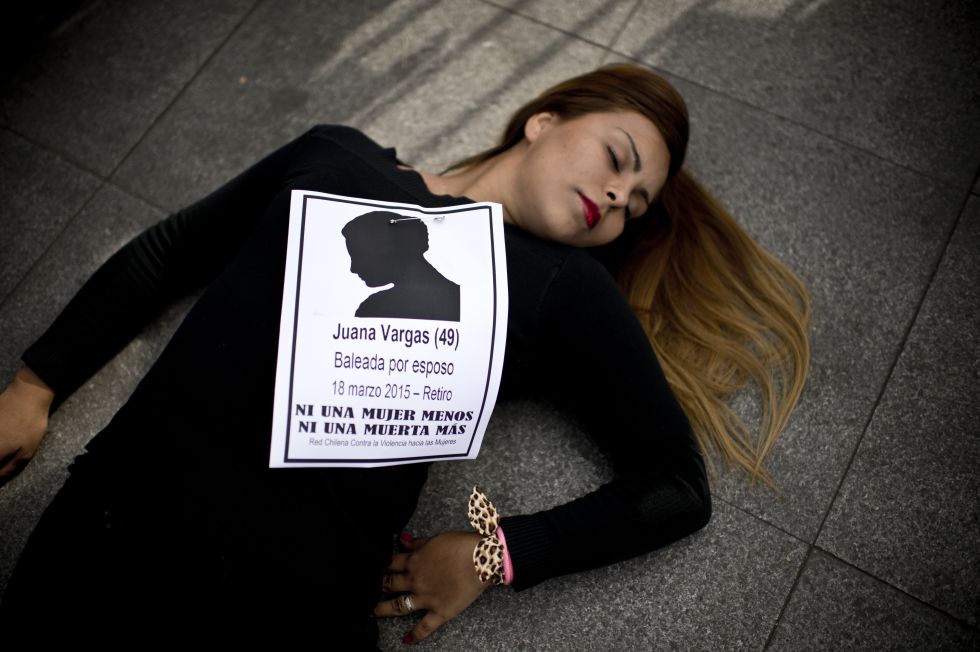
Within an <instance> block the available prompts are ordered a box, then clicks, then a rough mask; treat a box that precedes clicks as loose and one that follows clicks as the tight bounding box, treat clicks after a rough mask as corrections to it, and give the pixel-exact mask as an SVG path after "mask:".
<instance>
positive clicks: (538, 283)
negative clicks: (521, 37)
mask: <svg viewBox="0 0 980 652" xmlns="http://www.w3.org/2000/svg"><path fill="white" fill-rule="evenodd" d="M504 234H505V242H506V256H507V281H508V287H509V289H510V295H511V299H512V302H513V301H515V300H516V301H517V302H518V303H526V304H527V305H528V306H532V305H533V306H538V307H539V308H540V306H542V305H543V304H546V303H551V302H552V300H553V299H554V298H555V297H557V296H565V295H567V294H568V293H569V291H571V292H572V293H574V294H575V295H577V296H578V297H580V298H581V299H583V300H586V301H595V299H597V298H599V297H608V298H611V299H613V300H620V299H622V294H621V293H620V291H619V288H618V287H617V286H616V283H615V281H614V280H613V278H612V276H611V275H610V273H609V271H608V270H607V269H606V268H605V267H604V266H603V265H602V263H600V262H599V261H598V260H597V259H596V258H595V257H594V256H593V255H592V254H591V253H589V252H588V250H586V249H582V248H579V247H571V246H568V245H564V244H561V243H557V242H552V241H549V240H542V239H541V238H538V237H535V236H534V235H531V234H529V233H527V232H526V231H522V230H521V229H519V228H517V227H514V226H510V225H505V226H504Z"/></svg>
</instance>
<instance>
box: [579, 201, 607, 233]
mask: <svg viewBox="0 0 980 652" xmlns="http://www.w3.org/2000/svg"><path fill="white" fill-rule="evenodd" d="M578 196H579V197H581V198H582V206H584V207H585V225H586V226H587V227H589V228H590V229H593V228H595V225H596V224H598V223H599V220H600V219H602V214H601V213H600V212H599V207H598V206H596V205H595V204H594V203H593V202H592V200H591V199H589V198H588V197H586V196H585V195H583V194H582V193H579V194H578Z"/></svg>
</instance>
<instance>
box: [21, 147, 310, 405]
mask: <svg viewBox="0 0 980 652" xmlns="http://www.w3.org/2000/svg"><path fill="white" fill-rule="evenodd" d="M304 138H305V136H304V137H300V138H299V139H297V140H294V141H293V142H291V143H289V144H288V145H286V146H284V147H282V148H280V149H279V150H277V151H275V152H273V153H272V154H270V155H269V156H267V157H265V158H264V159H263V160H261V161H260V162H259V163H257V164H255V165H254V166H252V167H251V168H249V169H248V170H246V171H245V172H243V173H242V174H240V175H239V176H237V177H236V178H234V179H233V180H231V181H230V182H228V183H226V184H225V185H224V186H222V187H221V188H219V189H218V190H216V191H214V192H213V193H211V194H210V195H208V196H207V197H205V198H204V199H202V200H201V201H199V202H197V203H195V204H193V205H191V206H189V207H187V208H185V209H183V210H181V211H178V212H177V213H174V214H173V215H171V216H170V217H168V218H167V219H165V220H162V221H161V222H159V223H157V224H155V225H153V226H152V227H150V228H148V229H147V230H145V231H144V232H143V233H141V234H139V235H138V236H136V237H135V238H133V239H132V240H131V241H130V242H129V243H128V244H126V245H125V246H124V247H123V248H122V249H120V250H119V251H118V252H116V253H115V254H114V255H113V256H112V257H111V258H109V260H107V261H106V262H105V263H104V264H103V265H102V266H101V267H100V268H99V269H98V270H97V271H96V272H95V274H93V275H92V277H91V278H90V279H89V280H88V281H87V282H86V283H85V285H84V286H83V287H82V288H81V290H79V292H78V293H77V294H76V295H75V297H74V298H73V299H72V300H71V302H69V304H68V305H67V306H66V307H65V309H64V310H63V311H62V313H61V314H60V315H59V316H58V318H57V319H56V320H55V321H54V323H53V324H52V325H51V326H50V327H49V328H48V329H47V331H46V332H45V333H44V334H43V335H42V336H41V337H40V339H38V340H37V341H36V342H35V343H34V344H33V345H31V347H30V348H28V349H27V351H26V352H25V353H24V355H23V356H22V357H23V360H24V362H25V363H26V364H27V366H28V367H30V368H31V369H33V370H34V371H35V372H36V373H37V375H38V376H39V377H40V378H41V379H43V380H44V382H45V383H47V385H49V386H50V387H51V388H52V389H53V390H54V392H55V400H54V407H57V405H58V404H59V403H60V402H61V401H62V400H64V398H65V397H67V396H68V395H70V394H71V393H72V392H73V391H74V390H75V389H77V388H78V387H79V386H80V385H81V384H82V383H83V382H84V381H85V380H86V379H87V378H88V377H89V376H91V375H92V374H93V373H94V372H95V371H97V370H98V369H99V368H100V367H101V366H102V365H103V364H105V363H106V362H107V361H108V360H109V359H110V358H111V357H112V356H113V355H115V354H116V353H117V352H118V351H119V350H120V349H121V348H122V347H123V346H125V345H126V343H127V342H129V341H130V340H131V339H132V338H133V337H134V336H135V335H136V334H137V333H138V332H139V331H140V330H141V329H142V328H144V327H145V326H146V324H148V323H149V322H150V321H151V320H152V319H153V318H154V317H156V316H157V315H158V314H159V313H160V312H161V311H162V310H163V309H164V308H165V307H167V306H168V305H169V304H171V303H172V302H173V301H174V300H176V299H177V298H179V297H181V296H184V295H186V294H189V293H190V292H192V291H194V290H195V289H197V288H200V287H203V286H205V285H207V284H208V283H210V282H211V281H212V280H213V279H214V278H215V277H216V276H217V275H218V274H219V273H220V272H221V271H222V270H223V269H224V268H225V267H226V266H227V265H228V263H229V262H230V261H231V260H232V258H233V257H234V255H235V253H236V252H237V251H238V250H239V248H240V247H241V245H242V244H243V243H244V241H245V240H246V238H247V237H248V235H249V233H250V232H251V229H252V227H253V226H254V225H255V223H256V222H257V220H258V219H259V218H260V217H261V215H262V214H263V212H264V210H265V208H266V206H268V204H269V202H270V201H271V200H272V198H273V197H275V195H276V194H277V193H278V192H279V191H280V190H281V189H282V188H283V187H285V185H286V183H287V182H288V173H289V170H290V169H291V167H292V166H293V165H294V160H295V155H296V153H297V151H298V150H299V149H300V147H301V146H302V143H303V142H304Z"/></svg>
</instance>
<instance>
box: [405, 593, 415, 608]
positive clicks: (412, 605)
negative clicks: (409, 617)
mask: <svg viewBox="0 0 980 652" xmlns="http://www.w3.org/2000/svg"><path fill="white" fill-rule="evenodd" d="M402 609H403V610H404V611H405V613H412V612H413V611H415V603H413V602H412V596H411V595H409V594H408V593H406V594H405V595H403V596H402Z"/></svg>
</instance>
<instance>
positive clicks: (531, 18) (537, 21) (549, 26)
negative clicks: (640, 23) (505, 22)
mask: <svg viewBox="0 0 980 652" xmlns="http://www.w3.org/2000/svg"><path fill="white" fill-rule="evenodd" d="M640 1H641V2H642V0H640ZM478 2H482V3H483V4H485V5H488V6H491V7H493V8H495V9H499V10H501V11H505V12H507V13H509V14H511V15H513V16H517V17H518V18H523V19H524V20H527V21H530V22H532V23H535V24H536V25H540V26H541V27H545V28H547V29H550V30H552V31H553V32H558V33H559V34H564V35H565V36H570V37H571V38H574V39H575V40H577V41H582V42H583V43H586V44H588V45H591V46H593V47H597V48H600V49H602V50H608V49H609V46H606V45H603V44H601V43H596V42H595V41H593V40H591V39H588V38H586V37H584V36H581V35H579V34H576V33H575V32H570V31H568V30H567V29H562V28H561V27H558V26H556V25H552V24H551V23H546V22H545V21H543V20H541V19H540V18H535V17H534V16H528V15H527V14H522V13H521V12H519V11H517V10H516V9H512V8H511V7H505V6H503V5H498V4H497V3H495V2H492V0H478ZM634 11H635V7H634ZM630 15H632V13H631V14H630ZM616 38H619V35H618V34H617V35H616Z"/></svg>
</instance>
